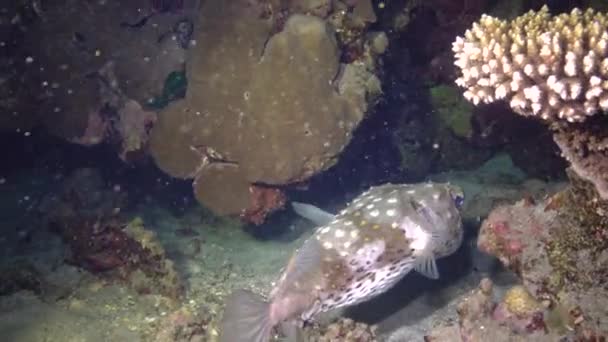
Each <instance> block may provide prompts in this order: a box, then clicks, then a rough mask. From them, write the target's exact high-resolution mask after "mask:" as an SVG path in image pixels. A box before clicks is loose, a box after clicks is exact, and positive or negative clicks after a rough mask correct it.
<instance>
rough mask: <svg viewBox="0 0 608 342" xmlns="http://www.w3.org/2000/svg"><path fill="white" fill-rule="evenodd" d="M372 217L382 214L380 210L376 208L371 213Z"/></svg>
mask: <svg viewBox="0 0 608 342" xmlns="http://www.w3.org/2000/svg"><path fill="white" fill-rule="evenodd" d="M369 214H370V215H371V216H372V217H376V216H378V215H380V212H379V211H378V210H374V211H372V212H371V213H369Z"/></svg>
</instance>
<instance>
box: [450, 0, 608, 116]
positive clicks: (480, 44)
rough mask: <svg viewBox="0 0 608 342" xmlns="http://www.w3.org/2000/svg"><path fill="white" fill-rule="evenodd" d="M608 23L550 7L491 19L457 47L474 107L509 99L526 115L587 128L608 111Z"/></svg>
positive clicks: (600, 17)
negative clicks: (587, 122)
mask: <svg viewBox="0 0 608 342" xmlns="http://www.w3.org/2000/svg"><path fill="white" fill-rule="evenodd" d="M607 24H608V23H607V19H606V16H605V15H604V14H602V13H597V12H595V11H594V10H592V9H588V10H586V11H585V12H582V11H581V10H578V9H574V10H572V12H570V13H569V14H562V15H558V16H555V17H551V15H550V14H549V9H548V8H547V7H546V6H545V7H543V8H542V9H541V10H540V11H538V12H534V11H530V12H528V13H526V14H524V15H522V16H520V17H517V18H516V19H514V20H512V21H505V20H500V19H498V18H494V17H490V16H487V15H483V16H482V17H481V19H480V20H479V22H477V23H475V24H474V25H473V27H472V28H471V29H469V30H467V32H466V33H465V35H464V38H463V37H458V38H457V39H456V41H455V42H454V44H453V51H454V53H455V56H456V62H455V64H456V65H457V66H458V67H459V68H460V69H461V72H462V75H461V77H459V78H458V79H457V80H456V83H457V84H458V85H459V86H461V87H464V88H466V91H465V93H464V96H465V98H466V99H467V100H469V101H471V102H473V103H474V104H478V103H490V102H494V101H496V100H501V99H506V100H507V101H509V103H510V105H511V108H513V110H514V111H516V112H517V113H519V114H521V115H525V116H535V117H539V118H541V119H544V120H565V121H568V122H581V121H584V120H585V119H586V118H587V117H589V116H592V115H595V114H597V113H598V112H600V111H601V110H605V109H608V93H606V91H605V90H604V83H605V82H606V81H607V77H608V74H607V73H606V66H605V65H604V58H605V57H606V55H607V54H608V35H607V34H606V25H607Z"/></svg>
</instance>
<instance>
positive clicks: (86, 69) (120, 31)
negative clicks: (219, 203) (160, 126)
mask: <svg viewBox="0 0 608 342" xmlns="http://www.w3.org/2000/svg"><path fill="white" fill-rule="evenodd" d="M23 3H26V2H23ZM153 3H154V2H153V1H147V0H138V1H130V2H123V1H115V0H112V1H103V2H95V3H85V2H82V1H74V0H61V1H53V2H50V3H45V4H44V5H41V4H39V3H37V4H34V5H24V4H20V5H17V4H15V7H16V8H9V9H7V13H8V14H10V13H12V12H11V11H13V12H14V13H15V16H14V20H12V21H9V22H10V24H9V25H8V26H9V27H8V28H7V29H6V31H4V32H7V34H6V36H4V35H2V38H3V39H2V41H3V42H9V41H10V42H11V44H10V45H11V46H10V49H9V50H7V51H6V52H7V53H6V54H3V57H2V64H4V62H6V63H7V65H6V66H8V67H10V68H11V69H12V70H14V72H12V74H11V75H6V76H7V80H8V82H6V84H3V88H0V92H2V94H3V96H2V97H3V98H5V96H4V95H6V101H4V100H3V103H2V104H0V106H1V108H3V109H6V110H7V113H11V114H12V115H6V116H3V119H2V120H1V122H0V129H2V130H5V129H14V128H15V127H17V129H18V130H20V131H24V132H25V131H26V130H28V129H31V128H32V127H38V126H42V127H44V128H45V129H46V130H47V131H49V132H51V133H52V134H54V135H56V136H59V137H61V138H64V139H66V140H68V141H70V142H73V143H78V144H84V145H95V144H99V143H102V142H110V143H115V144H116V145H118V149H119V150H122V151H121V152H119V154H120V155H121V157H122V158H123V159H124V158H126V156H127V155H128V154H130V152H131V151H133V150H134V149H138V150H139V151H141V150H142V149H143V147H144V145H145V140H146V139H147V132H145V131H146V130H145V129H143V128H144V127H148V128H149V125H150V123H151V122H153V121H154V118H153V117H152V113H150V112H146V111H143V112H142V111H141V110H136V109H135V108H136V107H137V106H145V105H146V104H147V103H148V102H150V101H151V100H152V99H153V98H154V97H155V96H157V95H161V94H162V91H163V84H164V81H165V79H166V78H167V76H168V75H170V74H171V73H172V72H174V71H179V70H182V69H183V67H184V62H185V55H186V51H187V50H186V48H188V45H189V42H190V38H188V37H189V36H188V28H190V31H191V30H192V25H193V23H192V19H191V18H188V17H189V16H190V14H191V13H192V11H193V9H194V7H193V3H194V1H182V6H180V8H179V9H175V10H174V11H158V10H156V9H155V6H154V4H153ZM26 8H27V11H26V12H27V15H26V16H24V15H23V14H25V12H24V9H26ZM3 10H4V8H3ZM3 13H4V12H3ZM141 15H144V18H140V16H141ZM0 31H3V30H1V29H0ZM190 33H191V32H190ZM183 37H186V38H183ZM4 38H6V39H4ZM172 38H174V39H172ZM183 39H186V41H187V43H188V44H186V46H183V44H180V42H181V41H182V40H183ZM3 46H4V44H3ZM57 46H61V47H62V48H59V49H58V48H57ZM7 47H8V46H7ZM3 49H4V48H3ZM133 103H136V105H135V106H134V105H133ZM137 120H139V121H137ZM131 128H135V130H133V132H132V131H131Z"/></svg>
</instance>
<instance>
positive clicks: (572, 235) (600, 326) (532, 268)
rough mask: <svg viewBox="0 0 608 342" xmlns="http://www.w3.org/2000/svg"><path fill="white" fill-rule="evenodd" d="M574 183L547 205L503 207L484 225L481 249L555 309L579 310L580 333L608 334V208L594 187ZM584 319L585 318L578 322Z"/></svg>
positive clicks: (523, 203) (526, 202) (578, 181)
mask: <svg viewBox="0 0 608 342" xmlns="http://www.w3.org/2000/svg"><path fill="white" fill-rule="evenodd" d="M570 177H571V178H572V180H571V185H570V186H569V187H568V188H566V189H565V190H562V191H560V192H558V193H557V194H555V195H553V196H551V197H549V198H547V199H545V200H544V201H542V202H539V203H534V201H531V200H529V199H528V200H521V201H519V202H517V203H516V204H514V205H504V206H499V207H497V208H496V209H494V210H493V211H492V212H491V213H490V215H489V216H488V218H487V219H486V220H485V221H484V222H483V224H482V227H481V231H480V236H479V240H478V246H479V248H480V249H481V250H483V251H485V252H487V253H489V254H492V255H496V256H497V257H498V258H499V259H500V260H501V261H502V263H503V264H504V265H505V266H507V267H509V268H510V269H512V270H513V271H515V272H516V273H517V275H518V276H519V277H520V278H521V280H522V282H523V286H524V287H525V289H526V290H527V291H528V292H529V293H530V294H531V295H532V296H534V298H536V300H538V301H540V302H542V303H543V305H544V306H545V307H547V308H551V309H552V310H564V309H563V308H566V310H567V311H568V312H572V310H574V309H575V308H576V310H575V311H576V313H577V314H576V316H577V317H575V318H576V324H575V327H576V329H574V333H575V334H576V336H578V337H579V338H581V337H583V336H586V335H588V334H595V335H597V336H606V334H607V333H608V322H606V320H605V312H603V311H602V310H601V309H599V308H600V307H606V305H608V295H607V294H606V291H605V289H606V286H607V284H608V275H607V273H606V269H607V267H608V254H607V253H608V252H607V251H608V249H607V247H608V239H607V238H606V237H607V236H608V230H607V229H608V221H607V218H606V215H607V213H608V204H607V203H606V201H605V200H601V199H600V198H599V196H598V194H597V192H596V191H595V189H594V187H593V186H592V185H590V183H588V182H586V181H584V180H581V179H578V178H577V176H576V175H575V174H574V173H572V172H571V173H570ZM578 317H581V318H578Z"/></svg>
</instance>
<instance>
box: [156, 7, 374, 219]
mask: <svg viewBox="0 0 608 342" xmlns="http://www.w3.org/2000/svg"><path fill="white" fill-rule="evenodd" d="M244 3H245V2H244V1H235V2H231V3H227V2H224V1H217V0H213V1H208V2H206V3H205V4H204V5H203V8H202V10H201V18H200V20H199V22H200V23H201V25H200V27H199V28H198V29H197V31H196V32H195V39H196V41H197V44H196V46H194V47H193V48H192V49H191V50H192V51H191V54H190V56H189V57H190V58H189V59H188V63H187V75H188V91H187V93H186V96H185V98H184V99H183V100H181V101H177V102H175V103H174V104H172V105H170V106H169V107H167V108H166V109H164V110H163V111H162V112H161V114H160V117H159V120H158V121H157V124H156V125H155V126H154V128H153V130H152V135H151V141H150V147H151V154H152V156H153V157H154V160H155V161H156V163H157V165H158V166H159V167H160V168H161V169H162V170H164V171H165V172H167V173H169V174H170V175H172V176H174V177H179V178H194V179H195V181H194V184H193V186H194V189H195V194H196V195H197V199H199V201H201V202H202V203H203V204H204V205H206V206H207V207H209V208H210V209H212V210H213V211H214V212H215V213H218V214H221V215H241V214H243V213H244V212H251V211H252V208H251V207H250V206H251V205H258V204H259V203H261V202H259V201H258V202H257V203H254V202H256V201H255V199H253V198H251V197H250V191H249V189H250V185H252V184H263V185H265V186H274V187H276V186H279V185H283V184H289V183H294V182H299V181H303V180H306V179H308V178H309V177H311V176H312V175H314V174H316V173H319V172H321V171H324V170H326V169H327V168H329V167H330V166H332V165H333V164H334V163H335V162H336V160H337V158H338V155H339V154H340V152H341V151H342V149H343V148H344V146H345V145H346V144H347V143H348V141H349V140H350V136H351V132H352V130H353V129H354V128H355V127H357V125H358V123H359V122H360V121H361V120H362V118H363V117H364V114H365V112H366V111H367V107H368V103H369V102H370V101H372V99H373V98H374V96H375V95H374V94H377V92H378V91H380V88H379V81H378V80H377V78H376V77H375V76H374V75H373V73H372V72H371V71H370V70H372V69H373V68H370V67H368V66H367V65H368V63H366V62H365V60H364V59H363V56H361V58H362V59H361V60H357V61H354V62H352V63H350V64H348V65H345V66H341V65H340V54H341V47H340V46H339V44H338V41H337V40H336V34H335V32H333V30H332V28H331V27H330V26H329V25H328V24H327V22H325V21H324V20H323V19H321V18H319V17H316V16H308V15H302V14H297V13H296V14H292V15H288V16H287V17H285V16H286V14H285V11H280V10H279V9H277V8H273V7H271V8H270V9H269V8H268V7H267V5H269V4H257V3H255V2H254V3H252V4H250V5H246V4H244ZM315 3H316V2H315ZM308 5H310V4H308ZM313 7H314V8H316V7H315V6H313ZM322 7H323V6H322ZM300 10H301V9H298V11H300ZM307 11H308V10H306V11H305V12H307ZM296 12H297V11H296ZM286 13H289V10H288V9H287V12H286ZM279 15H280V16H283V17H284V19H281V20H282V21H284V23H280V26H281V28H282V29H281V30H280V31H278V32H277V33H275V30H276V25H279V23H277V20H278V18H276V16H279ZM235 40H238V41H241V42H242V44H234V41H235ZM372 45H373V44H372ZM376 45H381V44H376ZM369 46H371V45H369ZM372 50H373V49H372V48H371V47H370V48H369V49H368V50H365V49H364V52H365V51H368V53H369V54H372V52H373V51H372ZM364 55H365V56H367V54H365V53H364ZM374 56H376V55H374ZM371 60H373V58H372V59H371ZM295 142H297V143H295ZM223 187H231V189H232V191H227V190H226V189H225V188H223ZM277 203H278V202H276V201H275V202H273V203H269V205H268V206H266V207H265V208H264V210H262V211H259V208H253V210H255V211H257V212H264V213H269V212H271V211H272V210H274V209H276V208H277V207H279V206H278V205H277ZM270 204H271V205H270ZM243 217H244V218H247V217H251V215H249V214H244V215H243ZM261 221H262V220H261V219H256V222H261Z"/></svg>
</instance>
